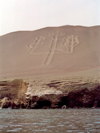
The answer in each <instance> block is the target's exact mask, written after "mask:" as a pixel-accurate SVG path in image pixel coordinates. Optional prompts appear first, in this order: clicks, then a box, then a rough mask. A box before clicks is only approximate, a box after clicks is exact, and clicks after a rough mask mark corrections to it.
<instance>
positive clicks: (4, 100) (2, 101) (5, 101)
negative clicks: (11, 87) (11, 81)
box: [0, 97, 10, 108]
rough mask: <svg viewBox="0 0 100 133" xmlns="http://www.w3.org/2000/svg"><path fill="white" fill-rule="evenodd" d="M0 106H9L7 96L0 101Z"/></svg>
mask: <svg viewBox="0 0 100 133" xmlns="http://www.w3.org/2000/svg"><path fill="white" fill-rule="evenodd" d="M0 106H1V108H8V107H9V106H10V101H9V100H8V97H5V98H3V99H2V100H1V101H0Z"/></svg>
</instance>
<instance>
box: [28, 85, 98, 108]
mask: <svg viewBox="0 0 100 133" xmlns="http://www.w3.org/2000/svg"><path fill="white" fill-rule="evenodd" d="M74 85H75V88H74V87H73V89H72V90H71V89H70V90H69V91H66V90H67V89H65V92H64V91H63V92H62V93H61V94H54V93H53V94H42V95H29V94H28V95H27V97H26V103H27V107H28V108H33V109H35V108H37V109H40V108H42V109H46V108H47V109H48V108H62V109H63V108H97V107H100V84H99V83H91V84H80V85H79V84H78V85H76V84H74ZM70 87H71V86H70ZM61 89H62V88H61ZM61 89H60V90H61Z"/></svg>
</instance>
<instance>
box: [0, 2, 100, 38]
mask: <svg viewBox="0 0 100 133" xmlns="http://www.w3.org/2000/svg"><path fill="white" fill-rule="evenodd" d="M61 25H83V26H93V25H100V0H0V35H3V34H6V33H9V32H13V31H18V30H35V29H39V28H43V27H47V26H61Z"/></svg>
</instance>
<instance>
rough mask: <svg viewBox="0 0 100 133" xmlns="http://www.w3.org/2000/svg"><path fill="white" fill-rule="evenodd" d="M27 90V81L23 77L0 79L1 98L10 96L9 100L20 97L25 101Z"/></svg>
mask: <svg viewBox="0 0 100 133" xmlns="http://www.w3.org/2000/svg"><path fill="white" fill-rule="evenodd" d="M26 91H27V83H25V82H24V81H23V80H22V79H15V80H13V81H0V99H3V98H4V97H9V100H12V99H13V100H15V99H19V100H22V101H25V93H26Z"/></svg>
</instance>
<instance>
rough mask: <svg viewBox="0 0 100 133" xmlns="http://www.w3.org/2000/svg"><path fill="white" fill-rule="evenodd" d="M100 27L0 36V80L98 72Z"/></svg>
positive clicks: (59, 29) (75, 27) (67, 28)
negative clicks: (88, 71)
mask: <svg viewBox="0 0 100 133" xmlns="http://www.w3.org/2000/svg"><path fill="white" fill-rule="evenodd" d="M99 67H100V26H94V27H82V26H61V27H47V28H43V29H40V30H36V31H18V32H13V33H9V34H6V35H3V36H0V78H4V77H27V76H30V77H31V76H40V75H42V76H43V75H47V76H48V75H67V74H68V73H70V72H78V71H87V70H93V69H95V70H96V69H99Z"/></svg>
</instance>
